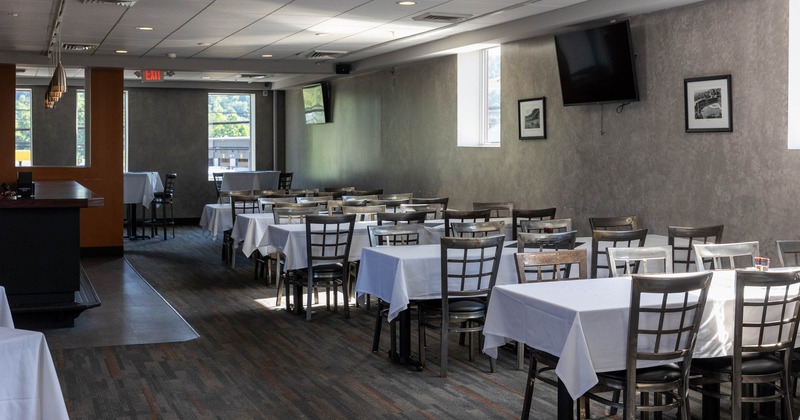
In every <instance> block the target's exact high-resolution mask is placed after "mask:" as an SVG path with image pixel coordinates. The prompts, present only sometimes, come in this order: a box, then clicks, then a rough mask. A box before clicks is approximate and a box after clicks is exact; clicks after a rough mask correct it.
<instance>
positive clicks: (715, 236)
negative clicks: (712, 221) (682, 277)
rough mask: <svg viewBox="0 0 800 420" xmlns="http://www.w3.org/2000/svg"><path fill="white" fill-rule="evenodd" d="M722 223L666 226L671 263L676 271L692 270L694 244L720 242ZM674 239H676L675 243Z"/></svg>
mask: <svg viewBox="0 0 800 420" xmlns="http://www.w3.org/2000/svg"><path fill="white" fill-rule="evenodd" d="M724 227H725V226H724V225H716V226H703V227H684V226H669V227H668V228H667V235H668V238H669V239H668V242H667V243H668V244H669V245H671V246H672V263H673V267H674V270H675V271H676V272H678V271H680V272H689V271H692V270H691V269H690V267H691V266H692V265H694V244H696V243H701V244H710V243H713V244H719V243H722V230H723V228H724ZM675 239H678V241H677V243H676V241H675Z"/></svg>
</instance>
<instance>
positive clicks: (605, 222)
mask: <svg viewBox="0 0 800 420" xmlns="http://www.w3.org/2000/svg"><path fill="white" fill-rule="evenodd" d="M589 227H591V229H592V231H595V230H636V229H639V218H638V217H637V216H614V217H590V218H589Z"/></svg>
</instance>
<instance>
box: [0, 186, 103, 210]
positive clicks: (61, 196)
mask: <svg viewBox="0 0 800 420" xmlns="http://www.w3.org/2000/svg"><path fill="white" fill-rule="evenodd" d="M34 185H35V190H34V196H33V197H30V198H19V197H17V198H9V197H3V196H0V209H13V208H28V209H32V208H66V207H102V206H103V202H104V200H103V197H99V196H97V195H95V193H93V192H92V191H91V190H89V189H88V188H86V187H84V186H83V185H81V184H79V183H78V182H76V181H36V182H34Z"/></svg>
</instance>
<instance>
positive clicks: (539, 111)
mask: <svg viewBox="0 0 800 420" xmlns="http://www.w3.org/2000/svg"><path fill="white" fill-rule="evenodd" d="M544 104H545V102H544V96H543V97H541V98H531V99H520V100H519V139H520V140H536V139H546V138H547V125H546V121H545V107H544Z"/></svg>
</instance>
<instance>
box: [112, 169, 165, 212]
mask: <svg viewBox="0 0 800 420" xmlns="http://www.w3.org/2000/svg"><path fill="white" fill-rule="evenodd" d="M162 191H164V184H163V183H162V182H161V176H159V174H158V172H125V174H124V175H123V200H122V202H123V203H124V204H141V205H143V206H144V207H145V208H149V207H150V203H151V202H152V201H153V197H154V194H155V193H157V192H162Z"/></svg>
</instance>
